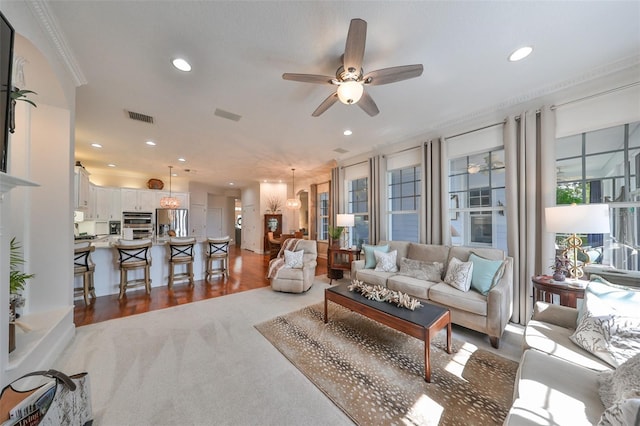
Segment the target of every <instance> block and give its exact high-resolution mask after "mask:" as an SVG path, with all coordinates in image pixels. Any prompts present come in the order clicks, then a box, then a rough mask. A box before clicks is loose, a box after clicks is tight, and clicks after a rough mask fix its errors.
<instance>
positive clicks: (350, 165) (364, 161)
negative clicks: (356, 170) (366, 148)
mask: <svg viewBox="0 0 640 426" xmlns="http://www.w3.org/2000/svg"><path fill="white" fill-rule="evenodd" d="M368 162H369V160H362V161H358V162H357V163H353V164H347V165H344V166H340V168H341V169H346V168H347V167H353V166H357V165H358V164H362V163H368Z"/></svg>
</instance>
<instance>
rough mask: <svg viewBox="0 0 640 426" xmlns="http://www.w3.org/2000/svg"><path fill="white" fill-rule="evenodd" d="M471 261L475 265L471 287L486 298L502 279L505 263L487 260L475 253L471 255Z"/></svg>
mask: <svg viewBox="0 0 640 426" xmlns="http://www.w3.org/2000/svg"><path fill="white" fill-rule="evenodd" d="M469 261H470V262H471V263H473V274H472V276H471V287H473V288H475V289H476V290H477V291H478V292H479V293H480V294H483V295H485V296H486V295H487V294H488V293H489V290H491V288H492V287H493V286H494V285H495V284H496V283H497V282H498V280H500V278H501V277H502V273H503V272H504V265H505V261H504V260H491V259H485V258H484V257H481V256H478V255H477V254H475V253H471V255H469Z"/></svg>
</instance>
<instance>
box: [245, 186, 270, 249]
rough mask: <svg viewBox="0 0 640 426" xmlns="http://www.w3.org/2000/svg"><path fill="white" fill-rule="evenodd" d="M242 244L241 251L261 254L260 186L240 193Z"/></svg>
mask: <svg viewBox="0 0 640 426" xmlns="http://www.w3.org/2000/svg"><path fill="white" fill-rule="evenodd" d="M240 200H241V202H242V242H241V246H242V248H243V249H246V250H251V251H254V252H256V253H262V252H263V251H262V250H263V248H262V240H263V237H264V234H263V230H262V213H261V212H262V211H263V209H261V208H260V185H259V184H257V183H256V184H254V185H251V186H249V187H247V188H245V189H244V190H243V191H242V196H241V197H240Z"/></svg>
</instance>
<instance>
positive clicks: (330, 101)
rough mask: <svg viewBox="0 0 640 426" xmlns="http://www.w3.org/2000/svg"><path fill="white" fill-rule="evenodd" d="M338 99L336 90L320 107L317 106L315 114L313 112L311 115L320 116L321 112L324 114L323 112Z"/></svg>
mask: <svg viewBox="0 0 640 426" xmlns="http://www.w3.org/2000/svg"><path fill="white" fill-rule="evenodd" d="M337 100H338V92H335V93H333V94H331V95H329V97H328V98H327V99H325V100H324V101H322V103H321V104H320V106H319V107H318V108H316V110H315V111H313V114H311V116H312V117H318V116H320V114H322V113H323V112H325V111H326V110H328V109H329V107H330V106H331V105H333V104H335V103H336V101H337Z"/></svg>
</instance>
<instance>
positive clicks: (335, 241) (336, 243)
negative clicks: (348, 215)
mask: <svg viewBox="0 0 640 426" xmlns="http://www.w3.org/2000/svg"><path fill="white" fill-rule="evenodd" d="M342 231H344V226H330V227H329V240H330V241H331V246H332V247H340V237H341V236H342Z"/></svg>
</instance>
